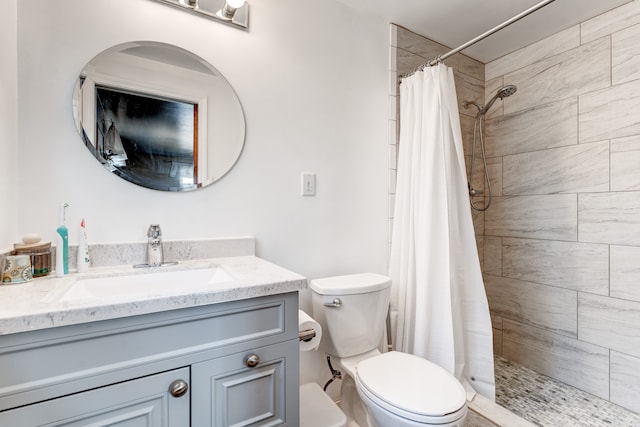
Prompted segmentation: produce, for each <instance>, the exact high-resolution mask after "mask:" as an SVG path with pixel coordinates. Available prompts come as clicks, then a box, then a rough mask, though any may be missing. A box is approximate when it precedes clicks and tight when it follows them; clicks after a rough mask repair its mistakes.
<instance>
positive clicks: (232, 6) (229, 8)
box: [216, 0, 245, 21]
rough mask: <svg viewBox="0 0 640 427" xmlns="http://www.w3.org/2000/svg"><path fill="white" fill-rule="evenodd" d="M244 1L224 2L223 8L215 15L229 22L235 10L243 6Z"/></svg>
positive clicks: (231, 0)
mask: <svg viewBox="0 0 640 427" xmlns="http://www.w3.org/2000/svg"><path fill="white" fill-rule="evenodd" d="M244 2H245V0H225V2H224V7H223V8H222V9H221V10H219V11H218V13H217V14H216V15H218V16H219V17H220V18H222V19H225V20H229V21H230V20H231V19H232V18H233V15H235V13H236V10H238V9H239V8H241V7H242V6H244Z"/></svg>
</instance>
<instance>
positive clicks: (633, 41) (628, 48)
mask: <svg viewBox="0 0 640 427" xmlns="http://www.w3.org/2000/svg"><path fill="white" fill-rule="evenodd" d="M639 38H640V25H634V26H633V27H630V28H627V29H625V30H622V31H620V32H618V33H614V34H612V35H611V83H612V84H614V85H615V84H619V83H625V82H628V81H631V80H636V79H638V78H640V44H638V39H639Z"/></svg>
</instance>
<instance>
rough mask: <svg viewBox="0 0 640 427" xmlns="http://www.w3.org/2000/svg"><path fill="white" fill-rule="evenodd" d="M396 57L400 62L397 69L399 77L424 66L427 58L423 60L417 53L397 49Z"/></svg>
mask: <svg viewBox="0 0 640 427" xmlns="http://www.w3.org/2000/svg"><path fill="white" fill-rule="evenodd" d="M396 57H397V61H398V64H397V67H396V69H397V72H398V76H402V75H404V74H407V73H409V72H411V71H413V70H415V69H416V68H417V67H418V66H420V65H422V64H424V62H425V58H423V57H422V56H419V55H416V54H415V53H411V52H409V51H406V50H404V49H401V48H398V49H397V51H396Z"/></svg>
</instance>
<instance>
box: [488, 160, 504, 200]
mask: <svg viewBox="0 0 640 427" xmlns="http://www.w3.org/2000/svg"><path fill="white" fill-rule="evenodd" d="M487 169H488V170H489V182H490V183H491V194H493V195H494V196H502V195H503V193H502V157H490V158H488V159H487ZM487 191H488V190H487Z"/></svg>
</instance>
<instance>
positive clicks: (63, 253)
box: [56, 203, 69, 276]
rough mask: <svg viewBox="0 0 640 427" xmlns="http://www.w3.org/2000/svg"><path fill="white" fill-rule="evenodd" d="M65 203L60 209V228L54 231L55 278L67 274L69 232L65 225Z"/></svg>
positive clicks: (66, 204)
mask: <svg viewBox="0 0 640 427" xmlns="http://www.w3.org/2000/svg"><path fill="white" fill-rule="evenodd" d="M68 207H69V204H68V203H65V204H63V205H62V207H61V208H60V226H59V227H58V229H57V230H56V276H64V275H65V274H69V230H67V226H66V225H65V210H66V209H67V208H68Z"/></svg>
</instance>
